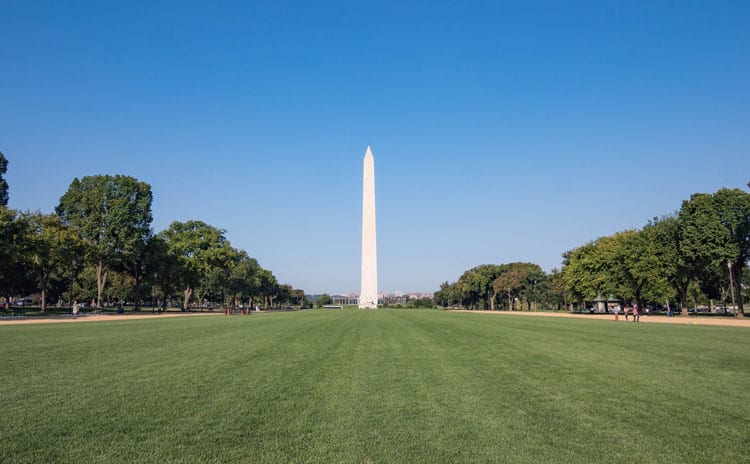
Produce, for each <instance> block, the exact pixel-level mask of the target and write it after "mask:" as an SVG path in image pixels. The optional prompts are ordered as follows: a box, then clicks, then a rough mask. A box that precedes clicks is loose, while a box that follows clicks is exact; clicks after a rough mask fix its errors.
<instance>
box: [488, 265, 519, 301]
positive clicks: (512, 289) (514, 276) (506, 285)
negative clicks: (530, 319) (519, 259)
mask: <svg viewBox="0 0 750 464" xmlns="http://www.w3.org/2000/svg"><path fill="white" fill-rule="evenodd" d="M520 264H522V263H513V264H509V265H507V266H506V267H505V269H504V270H503V272H502V273H501V274H500V275H499V276H497V278H496V279H495V280H494V281H493V282H492V287H493V289H494V291H495V294H498V295H500V294H502V295H505V297H506V298H507V299H508V310H509V311H515V309H516V308H515V299H516V298H517V297H518V295H519V294H520V292H521V290H522V289H523V287H524V284H525V283H526V276H527V273H526V269H524V267H523V266H521V265H520Z"/></svg>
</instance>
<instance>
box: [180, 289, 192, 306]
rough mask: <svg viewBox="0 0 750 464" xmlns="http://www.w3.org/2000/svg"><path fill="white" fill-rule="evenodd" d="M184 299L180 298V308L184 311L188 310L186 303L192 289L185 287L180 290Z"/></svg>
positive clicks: (188, 302)
mask: <svg viewBox="0 0 750 464" xmlns="http://www.w3.org/2000/svg"><path fill="white" fill-rule="evenodd" d="M182 294H183V297H184V299H183V300H182V309H183V310H184V311H187V310H188V305H189V304H190V297H191V296H192V295H193V289H192V288H190V287H187V288H186V289H185V290H183V291H182Z"/></svg>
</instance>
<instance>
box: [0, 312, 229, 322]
mask: <svg viewBox="0 0 750 464" xmlns="http://www.w3.org/2000/svg"><path fill="white" fill-rule="evenodd" d="M223 314H224V313H223V312H218V313H216V312H212V313H152V314H148V313H144V314H86V315H79V316H78V317H77V318H75V319H73V316H72V315H70V314H64V315H54V316H28V317H25V316H21V317H7V318H0V325H15V324H54V323H79V322H100V321H132V320H136V319H161V318H165V317H194V316H216V315H223Z"/></svg>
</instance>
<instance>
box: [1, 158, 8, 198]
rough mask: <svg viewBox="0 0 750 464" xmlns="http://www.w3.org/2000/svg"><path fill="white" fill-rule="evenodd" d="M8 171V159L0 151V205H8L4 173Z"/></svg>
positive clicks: (6, 183)
mask: <svg viewBox="0 0 750 464" xmlns="http://www.w3.org/2000/svg"><path fill="white" fill-rule="evenodd" d="M7 171H8V160H7V159H5V155H3V152H1V151H0V206H8V182H6V181H5V177H4V176H5V173H6V172H7Z"/></svg>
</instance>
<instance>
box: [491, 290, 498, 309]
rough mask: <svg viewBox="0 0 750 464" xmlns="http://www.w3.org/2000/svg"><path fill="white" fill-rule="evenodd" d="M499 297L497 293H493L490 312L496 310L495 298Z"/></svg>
mask: <svg viewBox="0 0 750 464" xmlns="http://www.w3.org/2000/svg"><path fill="white" fill-rule="evenodd" d="M496 297H497V292H492V299H491V300H490V310H491V311H494V310H495V298H496Z"/></svg>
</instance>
